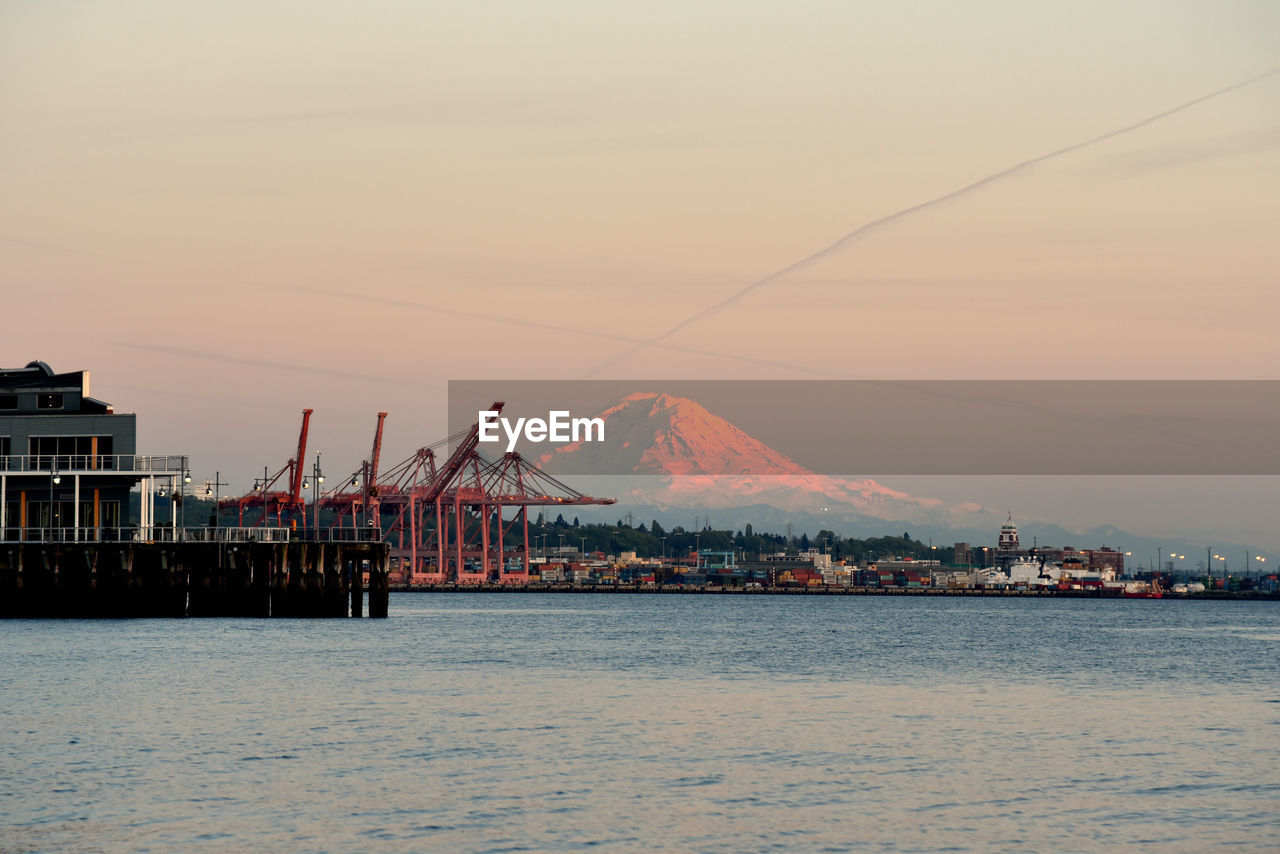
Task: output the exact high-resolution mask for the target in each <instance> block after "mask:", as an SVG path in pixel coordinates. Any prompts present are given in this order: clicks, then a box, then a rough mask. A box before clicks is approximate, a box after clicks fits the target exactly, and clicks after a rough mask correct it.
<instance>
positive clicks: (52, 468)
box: [49, 457, 62, 539]
mask: <svg viewBox="0 0 1280 854" xmlns="http://www.w3.org/2000/svg"><path fill="white" fill-rule="evenodd" d="M59 483H62V477H61V476H60V475H59V474H58V458H57V457H51V458H50V461H49V528H50V529H51V530H50V532H49V539H53V531H52V529H53V528H55V527H56V523H55V520H56V518H57V515H56V514H55V513H54V510H53V508H54V502H53V487H54V486H56V485H57V484H59Z"/></svg>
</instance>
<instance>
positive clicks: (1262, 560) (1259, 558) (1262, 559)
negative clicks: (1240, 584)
mask: <svg viewBox="0 0 1280 854" xmlns="http://www.w3.org/2000/svg"><path fill="white" fill-rule="evenodd" d="M1253 559H1254V560H1256V561H1257V562H1258V564H1259V565H1258V577H1259V578H1261V577H1262V572H1263V570H1264V569H1266V567H1264V566H1262V564H1264V563H1266V562H1267V559H1266V558H1265V557H1263V556H1262V555H1255V556H1254V558H1253ZM1248 574H1249V570H1248V569H1246V570H1245V575H1246V576H1247V575H1248Z"/></svg>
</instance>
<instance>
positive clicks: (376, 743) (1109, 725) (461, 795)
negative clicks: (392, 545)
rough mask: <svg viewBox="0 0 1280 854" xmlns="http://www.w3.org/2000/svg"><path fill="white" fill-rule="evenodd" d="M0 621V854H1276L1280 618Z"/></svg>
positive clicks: (678, 601)
mask: <svg viewBox="0 0 1280 854" xmlns="http://www.w3.org/2000/svg"><path fill="white" fill-rule="evenodd" d="M391 612H392V616H391V618H390V619H388V620H385V621H369V620H364V621H285V620H271V621H253V620H185V621H164V620H139V621H112V622H107V621H102V622H69V621H67V622H58V621H7V622H0V644H2V646H3V658H2V659H0V691H2V694H0V696H3V704H2V706H0V852H17V851H93V850H103V851H202V850H203V851H247V850H271V851H361V850H385V851H425V850H439V851H573V850H580V849H588V848H594V849H601V850H651V849H666V850H691V851H725V852H736V851H797V850H799V851H864V850H892V851H914V850H920V851H936V850H939V849H950V850H957V851H988V850H1018V851H1025V850H1042V851H1060V850H1099V849H1104V848H1105V849H1121V850H1124V849H1137V848H1145V849H1148V850H1152V851H1203V850H1206V849H1207V848H1209V847H1219V846H1225V845H1231V846H1232V847H1233V848H1234V849H1235V850H1243V851H1251V850H1277V849H1280V806H1278V805H1280V675H1278V674H1280V667H1278V666H1277V660H1278V659H1280V655H1278V653H1280V605H1277V604H1275V603H1249V602H1176V601H1115V602H1096V601H1095V602H1091V601H1085V600H1058V601H1033V600H1025V599H1023V600H1009V601H1002V600H989V599H956V600H939V599H932V598H929V599H925V598H916V597H910V598H907V597H903V598H879V597H849V598H846V597H831V598H828V597H773V596H768V597H764V596H761V597H749V598H747V597H719V596H608V595H564V594H561V595H556V594H545V595H539V594H525V595H514V594H512V595H495V594H435V595H432V594H395V595H393V596H392V601H391Z"/></svg>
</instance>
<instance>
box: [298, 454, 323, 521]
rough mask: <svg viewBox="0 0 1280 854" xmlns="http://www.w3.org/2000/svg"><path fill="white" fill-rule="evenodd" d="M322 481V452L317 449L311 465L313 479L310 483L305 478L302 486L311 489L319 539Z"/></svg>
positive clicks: (312, 510)
mask: <svg viewBox="0 0 1280 854" xmlns="http://www.w3.org/2000/svg"><path fill="white" fill-rule="evenodd" d="M322 483H324V473H323V472H321V471H320V452H319V451H316V461H315V462H314V463H313V464H312V466H311V481H310V483H308V482H307V480H306V479H305V478H304V479H303V481H302V488H303V489H308V488H309V489H310V490H311V512H312V514H313V515H314V516H315V518H314V519H313V520H312V526H313V528H314V529H315V532H316V539H317V540H318V539H320V484H322Z"/></svg>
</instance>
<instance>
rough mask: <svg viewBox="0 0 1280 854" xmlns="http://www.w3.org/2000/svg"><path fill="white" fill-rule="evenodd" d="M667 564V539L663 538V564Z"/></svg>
mask: <svg viewBox="0 0 1280 854" xmlns="http://www.w3.org/2000/svg"><path fill="white" fill-rule="evenodd" d="M666 562H667V538H666V537H663V538H662V563H663V565H665V564H666Z"/></svg>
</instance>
